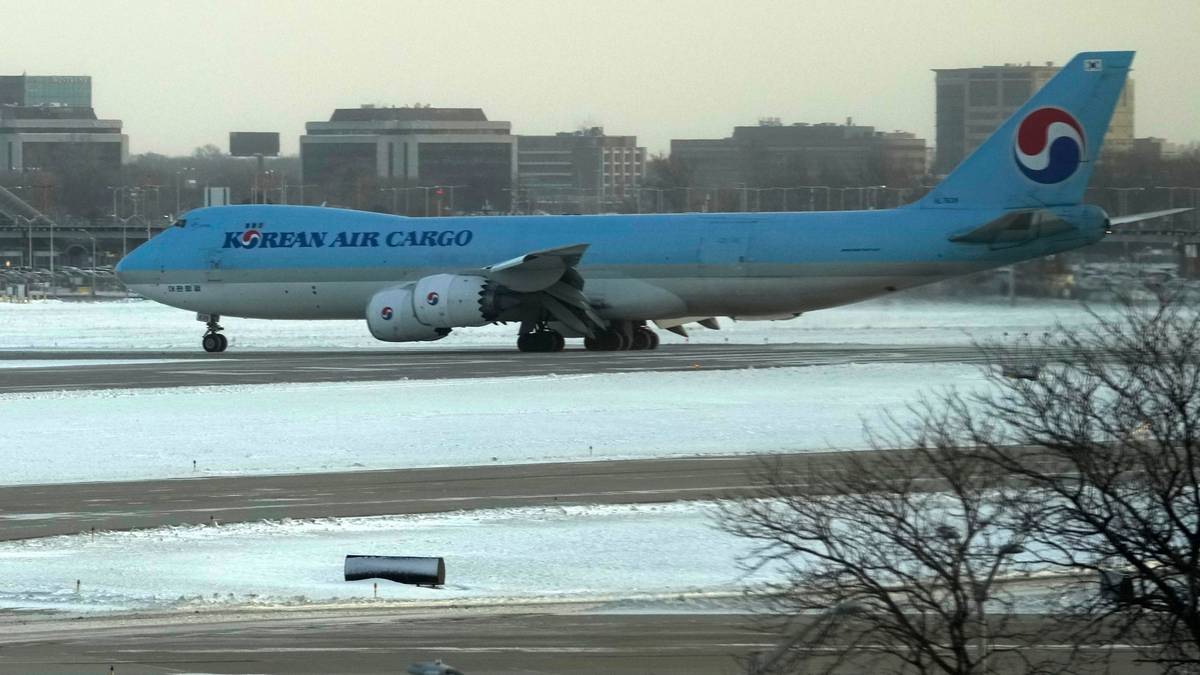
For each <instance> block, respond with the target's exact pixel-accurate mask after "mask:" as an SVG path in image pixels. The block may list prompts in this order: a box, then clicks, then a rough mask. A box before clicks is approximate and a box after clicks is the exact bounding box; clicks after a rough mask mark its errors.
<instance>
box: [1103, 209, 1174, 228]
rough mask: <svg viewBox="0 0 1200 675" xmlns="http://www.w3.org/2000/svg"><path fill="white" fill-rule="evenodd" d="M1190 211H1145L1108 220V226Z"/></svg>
mask: <svg viewBox="0 0 1200 675" xmlns="http://www.w3.org/2000/svg"><path fill="white" fill-rule="evenodd" d="M1191 210H1192V209H1191V207H1187V208H1182V209H1164V210H1162V211H1147V212H1146V213H1133V214H1130V215H1128V216H1117V217H1116V218H1109V219H1108V223H1109V224H1110V225H1128V224H1130V223H1140V222H1142V221H1143V220H1153V219H1154V218H1164V217H1166V216H1173V215H1175V214H1177V213H1185V212H1187V211H1191Z"/></svg>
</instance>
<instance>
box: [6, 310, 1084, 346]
mask: <svg viewBox="0 0 1200 675" xmlns="http://www.w3.org/2000/svg"><path fill="white" fill-rule="evenodd" d="M1102 309H1103V308H1102ZM1056 321H1063V322H1065V323H1070V324H1075V325H1078V324H1079V323H1081V322H1088V321H1091V317H1089V316H1088V315H1087V313H1086V312H1085V311H1084V309H1083V307H1082V306H1081V305H1079V304H1078V303H1075V302H1068V301H1061V300H1029V299H1022V300H1019V301H1018V302H1017V303H1016V304H1011V303H1009V302H1007V301H1000V300H991V301H977V302H964V301H950V300H946V301H930V300H912V299H903V298H886V299H880V300H874V301H870V302H865V303H860V304H857V305H850V306H847V307H838V308H834V309H827V310H821V311H817V312H811V313H809V314H806V315H804V316H802V317H799V318H797V319H791V320H788V321H742V322H734V321H732V320H730V319H721V325H722V329H721V330H719V331H712V330H708V329H705V328H700V327H699V326H696V325H690V326H689V327H688V331H689V333H690V338H689V339H688V341H689V342H691V343H698V344H711V343H724V342H730V343H755V344H761V343H764V342H770V343H792V342H802V343H864V342H865V343H874V344H880V343H887V344H928V343H937V344H945V343H950V342H958V343H967V342H969V341H970V340H971V339H972V337H974V338H991V337H1001V336H1003V335H1004V334H1005V333H1007V334H1009V335H1019V334H1021V333H1029V334H1035V335H1036V334H1040V333H1041V332H1043V331H1045V330H1047V329H1049V328H1050V327H1052V326H1053V325H1054V324H1055V322H1056ZM221 324H222V325H223V326H224V327H225V329H226V335H227V336H228V337H229V340H230V348H231V349H235V350H237V351H255V350H278V349H334V350H337V349H381V350H402V349H466V348H480V347H495V348H504V349H512V348H513V343H514V336H515V333H516V328H515V327H514V326H483V327H480V328H460V329H456V330H455V331H454V332H453V333H452V334H451V335H450V337H448V338H446V339H443V340H439V341H437V342H433V343H409V344H396V343H388V342H379V341H377V340H375V339H374V338H372V337H371V335H370V334H369V333H368V332H367V326H366V322H365V321H318V322H313V321H268V320H262V319H239V318H236V317H223V318H222V319H221ZM203 332H204V330H203V325H202V324H200V323H198V322H197V321H196V320H195V315H194V314H192V313H190V312H186V311H183V310H179V309H174V308H171V307H167V306H165V305H160V304H158V303H156V302H151V301H147V300H131V301H121V302H93V303H85V302H61V301H43V302H32V303H27V304H0V351H13V350H29V349H38V350H49V349H54V350H95V349H104V350H118V349H119V350H126V349H136V350H162V351H168V352H172V351H182V352H187V353H194V352H196V351H198V350H199V348H200V336H201V335H202V334H203ZM660 335H661V336H662V339H663V341H664V342H665V343H667V344H676V343H682V342H684V339H683V338H680V337H678V336H676V335H674V334H672V333H668V332H666V331H660Z"/></svg>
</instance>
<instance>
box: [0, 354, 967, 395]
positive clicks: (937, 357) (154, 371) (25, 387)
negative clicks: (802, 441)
mask: <svg viewBox="0 0 1200 675" xmlns="http://www.w3.org/2000/svg"><path fill="white" fill-rule="evenodd" d="M986 360H987V358H986V356H985V354H983V353H982V352H981V351H980V350H979V349H978V348H977V347H974V346H971V345H868V344H781V345H745V344H729V345H667V346H664V347H662V348H661V349H658V350H655V351H643V352H589V351H585V350H582V349H572V350H568V351H565V352H560V353H555V354H538V353H522V352H518V351H515V350H509V349H492V350H465V351H457V350H455V351H451V350H434V349H426V350H404V351H395V352H388V351H345V352H243V353H237V352H226V353H224V354H204V353H177V352H146V351H132V352H120V351H109V352H97V351H89V352H54V351H49V352H47V351H35V352H15V351H14V352H0V393H19V392H38V391H60V390H62V391H68V390H82V389H129V388H147V387H195V386H213V385H237V384H273V383H283V382H356V381H386V380H399V379H405V378H407V379H418V380H427V379H440V378H478V377H522V376H534V375H546V374H549V373H554V374H558V375H569V374H582V373H629V372H652V371H683V370H730V369H740V368H782V367H804V366H824V365H833V364H846V363H983V362H985V361H986ZM29 361H42V362H44V364H45V365H44V366H43V367H28V365H29V364H27V363H21V364H20V366H21V367H5V363H6V362H8V363H9V364H14V363H17V362H29ZM61 361H74V362H78V363H76V364H74V365H70V366H54V365H52V364H54V363H55V362H61ZM110 361H121V363H110ZM130 361H133V362H134V363H129V362H130ZM137 361H145V363H136V362H137ZM88 362H94V365H93V364H91V363H88Z"/></svg>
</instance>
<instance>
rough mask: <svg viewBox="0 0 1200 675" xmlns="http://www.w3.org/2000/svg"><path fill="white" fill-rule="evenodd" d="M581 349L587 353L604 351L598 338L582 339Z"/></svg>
mask: <svg viewBox="0 0 1200 675" xmlns="http://www.w3.org/2000/svg"><path fill="white" fill-rule="evenodd" d="M583 348H584V349H586V350H588V351H589V352H598V351H602V350H603V349H604V346H603V344H602V343H601V342H600V338H599V337H594V338H583Z"/></svg>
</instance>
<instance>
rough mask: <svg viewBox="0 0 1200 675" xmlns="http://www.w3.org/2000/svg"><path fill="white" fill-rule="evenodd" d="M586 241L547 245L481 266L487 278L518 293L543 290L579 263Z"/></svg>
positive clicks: (585, 248)
mask: <svg viewBox="0 0 1200 675" xmlns="http://www.w3.org/2000/svg"><path fill="white" fill-rule="evenodd" d="M587 247H588V245H587V244H573V245H571V246H561V247H559V248H548V249H545V250H542V251H534V252H533V253H526V254H525V255H523V256H518V257H516V258H513V259H511V260H505V261H504V262H502V263H497V264H495V265H491V266H490V267H485V268H483V271H484V274H486V275H487V277H488V278H489V279H494V280H495V281H496V282H497V283H499V284H502V285H504V286H507V287H508V288H511V289H513V290H514V291H519V292H521V293H533V292H535V291H544V290H546V289H547V288H549V287H551V286H553V285H554V283H555V282H557V281H558V280H559V279H561V278H562V275H563V273H564V272H566V271H567V269H569V268H571V267H574V266H576V265H578V264H579V261H580V260H582V259H583V253H584V251H586V250H587Z"/></svg>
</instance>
